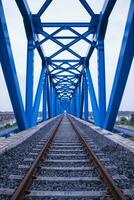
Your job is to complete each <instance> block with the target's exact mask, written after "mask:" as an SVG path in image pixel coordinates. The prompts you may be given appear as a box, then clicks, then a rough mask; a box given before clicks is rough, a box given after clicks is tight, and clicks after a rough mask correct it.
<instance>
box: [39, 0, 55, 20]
mask: <svg viewBox="0 0 134 200" xmlns="http://www.w3.org/2000/svg"><path fill="white" fill-rule="evenodd" d="M52 1H53V0H46V1H45V3H44V4H43V6H42V7H41V9H40V10H39V12H38V14H37V15H38V16H39V17H40V16H41V15H42V14H43V13H44V12H45V10H46V9H47V8H48V6H49V5H50V4H51V3H52Z"/></svg>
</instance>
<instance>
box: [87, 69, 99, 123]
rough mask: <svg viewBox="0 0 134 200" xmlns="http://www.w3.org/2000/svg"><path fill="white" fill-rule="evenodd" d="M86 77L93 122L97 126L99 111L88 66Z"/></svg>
mask: <svg viewBox="0 0 134 200" xmlns="http://www.w3.org/2000/svg"><path fill="white" fill-rule="evenodd" d="M86 79H87V84H88V89H89V94H90V99H91V105H92V111H93V116H94V122H95V125H96V126H99V125H100V113H99V108H98V104H97V99H96V95H95V91H94V86H93V81H92V77H91V74H90V70H89V67H88V66H86Z"/></svg>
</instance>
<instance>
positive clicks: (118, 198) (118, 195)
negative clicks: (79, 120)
mask: <svg viewBox="0 0 134 200" xmlns="http://www.w3.org/2000/svg"><path fill="white" fill-rule="evenodd" d="M67 117H68V119H69V121H70V122H71V124H72V127H73V128H74V130H75V132H76V134H77V136H78V138H79V140H80V142H81V144H82V145H83V147H84V148H85V152H86V154H87V155H88V157H89V159H90V161H91V159H92V162H93V163H94V165H95V168H96V170H97V171H98V172H99V174H100V178H101V179H102V180H104V182H105V183H106V185H107V186H108V190H107V193H108V194H111V195H112V196H113V197H114V199H115V200H126V198H125V196H124V194H123V192H122V191H121V189H120V188H119V187H118V186H117V185H116V183H115V182H114V180H113V178H112V177H111V175H110V174H109V173H108V171H107V170H106V169H105V167H104V166H103V165H102V163H101V162H100V161H99V159H98V158H97V156H96V155H95V153H94V152H93V151H92V149H91V148H90V146H89V144H87V142H86V140H85V139H84V137H83V136H82V131H81V130H80V128H79V127H77V126H76V124H75V123H74V121H73V120H72V119H71V117H70V116H68V115H67Z"/></svg>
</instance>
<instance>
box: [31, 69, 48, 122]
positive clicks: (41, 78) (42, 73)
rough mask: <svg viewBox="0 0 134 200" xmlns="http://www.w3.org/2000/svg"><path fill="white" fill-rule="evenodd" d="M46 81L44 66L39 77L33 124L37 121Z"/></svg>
mask: <svg viewBox="0 0 134 200" xmlns="http://www.w3.org/2000/svg"><path fill="white" fill-rule="evenodd" d="M44 82H45V68H44V66H43V67H42V70H41V73H40V79H39V83H38V87H37V91H36V96H35V100H34V105H33V112H32V113H33V117H32V125H35V124H36V122H37V118H38V112H39V106H40V101H41V95H42V91H43V85H44Z"/></svg>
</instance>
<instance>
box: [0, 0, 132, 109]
mask: <svg viewBox="0 0 134 200" xmlns="http://www.w3.org/2000/svg"><path fill="white" fill-rule="evenodd" d="M43 2H44V0H28V3H29V6H30V8H31V11H32V13H37V11H38V10H39V8H40V7H41V5H42V4H43ZM87 2H88V3H89V4H90V5H91V7H92V9H93V10H94V12H95V13H99V12H100V11H101V8H102V6H103V3H104V0H94V1H93V0H87ZM129 4H130V0H127V1H126V0H118V1H117V3H116V6H115V7H114V10H113V12H112V14H111V17H110V19H109V25H108V30H107V34H106V40H105V47H106V48H105V54H106V83H107V86H106V87H107V104H108V99H109V96H110V92H111V87H112V83H113V78H114V73H115V69H116V65H117V60H118V56H119V50H120V46H121V41H122V37H123V31H124V27H125V22H126V17H127V13H128V8H129ZM3 5H4V10H5V13H6V19H7V24H8V30H9V34H10V39H11V45H12V49H13V55H14V59H15V64H16V69H17V74H18V78H19V83H20V87H21V92H22V96H23V101H24V99H25V73H26V45H27V43H26V36H25V31H24V27H23V20H22V17H21V15H20V13H19V10H18V9H17V6H16V4H15V0H14V1H10V0H3ZM42 20H44V21H46V22H56V21H58V22H66V21H68V22H69V21H70V22H71V21H74V22H78V21H79V22H80V21H81V22H88V21H89V20H90V17H89V15H88V13H87V12H86V11H85V10H84V8H83V7H82V6H81V4H80V2H79V0H53V3H52V5H51V6H50V7H49V8H48V9H47V11H46V12H45V13H44V14H43V16H42ZM44 48H45V53H46V55H47V56H49V54H50V53H51V52H52V50H53V49H54V48H57V47H56V46H55V45H54V44H53V43H50V42H48V43H46V44H45V45H44ZM75 48H76V49H77V50H78V52H81V53H82V54H84V55H85V52H86V48H87V46H86V44H84V43H81V42H80V43H79V46H77V45H76V46H75V47H74V49H75ZM84 55H83V56H84ZM96 61H97V59H96V51H95V52H94V54H93V56H92V58H91V61H90V67H91V73H92V78H93V80H94V86H95V90H96V94H97V62H96ZM34 64H35V78H34V82H35V88H34V91H36V87H37V81H38V78H39V73H40V69H41V62H40V58H39V57H38V55H36V58H35V62H34ZM133 72H134V62H133V64H132V67H131V70H130V74H129V79H128V81H127V85H126V89H125V92H124V96H123V99H122V103H121V106H120V110H134V95H132V94H133V91H134V84H133V79H134V73H133ZM0 88H1V89H0V97H1V98H0V111H8V110H12V106H11V103H10V99H9V96H8V92H7V88H6V84H5V81H4V77H3V74H2V70H1V68H0ZM90 110H91V105H90Z"/></svg>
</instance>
